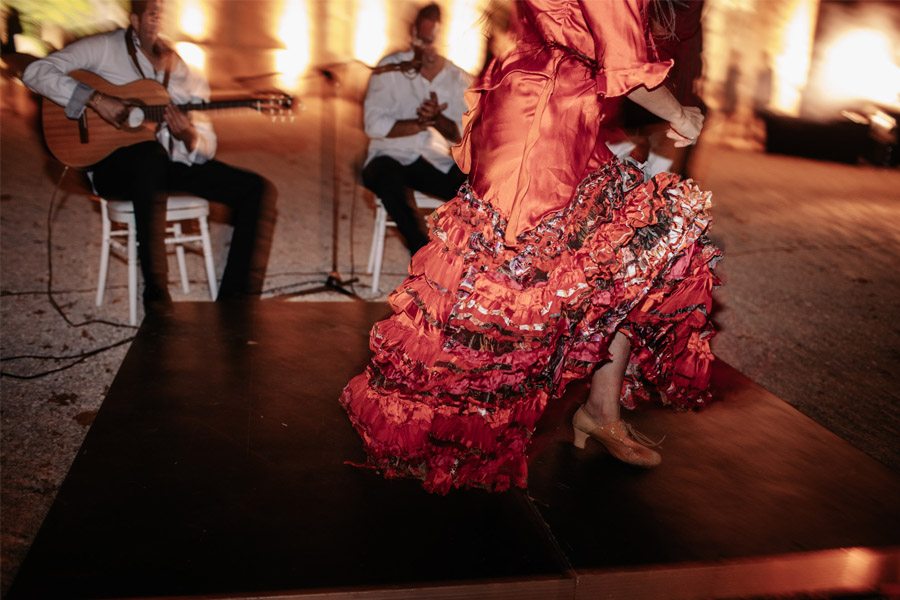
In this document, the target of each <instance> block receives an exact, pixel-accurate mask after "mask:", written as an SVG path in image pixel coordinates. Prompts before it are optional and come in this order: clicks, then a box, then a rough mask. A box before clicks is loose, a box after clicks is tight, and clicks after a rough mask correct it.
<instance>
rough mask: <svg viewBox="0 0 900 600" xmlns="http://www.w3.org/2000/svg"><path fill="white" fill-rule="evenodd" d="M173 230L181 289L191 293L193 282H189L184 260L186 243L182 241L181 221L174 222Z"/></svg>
mask: <svg viewBox="0 0 900 600" xmlns="http://www.w3.org/2000/svg"><path fill="white" fill-rule="evenodd" d="M172 232H173V234H174V236H175V259H176V260H177V261H178V274H179V275H180V276H181V291H182V292H184V293H185V294H190V293H191V284H190V282H188V276H187V263H185V261H184V245H183V244H182V243H181V241H180V240H181V222H179V221H175V222H174V223H172Z"/></svg>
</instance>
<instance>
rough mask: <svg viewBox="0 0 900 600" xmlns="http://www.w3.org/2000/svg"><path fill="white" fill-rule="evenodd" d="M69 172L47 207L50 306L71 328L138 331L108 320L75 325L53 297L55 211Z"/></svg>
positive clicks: (94, 320)
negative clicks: (88, 326)
mask: <svg viewBox="0 0 900 600" xmlns="http://www.w3.org/2000/svg"><path fill="white" fill-rule="evenodd" d="M68 172H69V167H68V166H67V167H65V168H64V169H63V172H62V175H60V176H59V181H57V182H56V188H55V189H54V190H53V194H51V195H50V205H49V206H48V207H47V299H48V300H49V301H50V305H51V306H52V307H53V308H54V309H55V310H56V312H57V313H59V316H60V317H62V318H63V321H65V322H66V324H67V325H68V326H69V327H83V326H85V325H91V324H93V323H100V324H102V325H110V326H112V327H122V328H127V329H137V327H135V326H134V325H128V324H126V323H117V322H115V321H107V320H106V319H89V320H87V321H82V322H81V323H74V322H72V320H71V319H69V317H68V315H66V313H65V312H63V309H62V307H61V306H60V305H59V304H58V303H57V302H56V298H54V297H53V209H54V207H55V203H56V194H57V193H58V192H59V190H60V188H61V187H62V182H63V179H64V178H65V176H66V174H68Z"/></svg>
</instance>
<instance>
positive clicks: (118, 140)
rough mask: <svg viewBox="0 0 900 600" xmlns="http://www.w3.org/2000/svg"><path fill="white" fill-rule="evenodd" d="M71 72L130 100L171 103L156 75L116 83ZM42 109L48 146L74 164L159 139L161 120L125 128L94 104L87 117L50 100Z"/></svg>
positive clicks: (90, 162)
mask: <svg viewBox="0 0 900 600" xmlns="http://www.w3.org/2000/svg"><path fill="white" fill-rule="evenodd" d="M69 76H70V77H73V78H75V79H77V80H78V81H80V82H82V83H85V84H87V85H89V86H91V87H92V88H94V89H95V90H98V91H100V92H101V93H102V94H106V95H108V96H116V97H117V98H120V99H122V100H124V101H125V102H126V103H127V104H132V105H136V106H145V105H160V104H161V105H165V104H168V103H169V94H168V92H166V89H165V88H164V87H163V86H162V85H160V84H159V83H157V82H156V81H153V80H152V79H138V80H137V81H134V82H132V83H129V84H126V85H113V84H111V83H109V82H107V81H106V80H105V79H103V78H102V77H100V76H99V75H95V74H93V73H90V72H88V71H72V72H71V73H69ZM41 110H42V115H41V120H42V122H43V127H44V140H45V141H46V142H47V147H48V148H49V149H50V152H51V153H52V154H53V156H55V157H56V158H57V159H58V160H59V161H60V162H61V163H63V164H65V165H68V166H70V167H79V168H80V167H87V166H90V165H93V164H94V163H96V162H99V161H100V160H102V159H104V158H106V157H107V156H109V155H110V154H112V153H113V152H114V151H115V150H118V149H119V148H122V147H124V146H130V145H132V144H137V143H138V142H145V141H151V140H155V139H156V127H157V123H155V122H153V121H150V120H147V121H145V122H144V123H143V124H142V125H140V126H138V127H134V128H129V127H128V126H127V125H123V126H122V128H121V129H116V128H115V127H114V126H112V125H110V124H109V123H107V122H106V121H104V120H103V119H102V118H100V115H98V114H97V113H95V112H94V111H93V110H91V109H90V108H86V109H85V110H84V115H83V119H70V118H69V117H67V116H66V113H65V109H64V108H63V107H61V106H58V105H57V104H56V103H54V102H50V101H48V100H44V101H43V102H42V107H41ZM82 121H83V123H82Z"/></svg>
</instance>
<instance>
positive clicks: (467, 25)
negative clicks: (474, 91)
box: [444, 0, 485, 73]
mask: <svg viewBox="0 0 900 600" xmlns="http://www.w3.org/2000/svg"><path fill="white" fill-rule="evenodd" d="M479 4H480V3H479V2H478V0H455V1H454V2H451V3H450V4H449V6H447V13H448V14H447V15H446V16H445V17H444V22H445V23H446V24H447V25H448V27H447V36H446V39H447V44H448V45H447V58H449V59H450V60H452V61H453V62H454V63H456V64H457V65H458V66H460V67H461V68H463V69H465V70H466V71H468V72H470V73H476V72H478V71H479V70H481V62H482V61H483V60H484V44H485V37H484V35H483V34H482V31H481V15H482V12H483V11H482V9H481V8H480V6H479Z"/></svg>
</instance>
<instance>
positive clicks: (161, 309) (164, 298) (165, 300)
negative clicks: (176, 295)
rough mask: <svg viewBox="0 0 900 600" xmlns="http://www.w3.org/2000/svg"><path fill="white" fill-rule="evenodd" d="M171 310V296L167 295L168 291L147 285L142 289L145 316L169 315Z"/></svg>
mask: <svg viewBox="0 0 900 600" xmlns="http://www.w3.org/2000/svg"><path fill="white" fill-rule="evenodd" d="M172 309H173V306H172V296H170V295H169V290H168V289H165V288H160V287H158V286H149V285H148V286H146V287H145V288H144V313H145V314H146V315H148V316H149V315H159V316H166V315H171V314H172Z"/></svg>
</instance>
